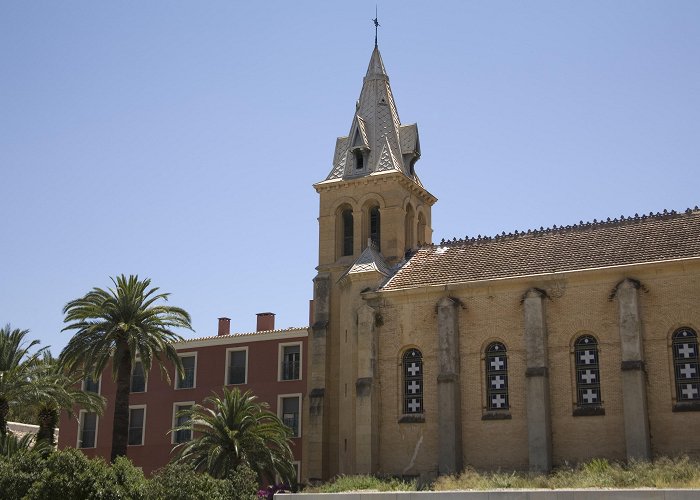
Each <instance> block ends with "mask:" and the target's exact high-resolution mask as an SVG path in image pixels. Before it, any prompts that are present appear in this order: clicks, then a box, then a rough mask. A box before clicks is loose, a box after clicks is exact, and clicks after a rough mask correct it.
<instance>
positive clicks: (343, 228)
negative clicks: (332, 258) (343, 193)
mask: <svg viewBox="0 0 700 500" xmlns="http://www.w3.org/2000/svg"><path fill="white" fill-rule="evenodd" d="M335 226H336V235H337V240H338V241H337V245H336V247H337V255H338V257H344V256H346V255H352V254H353V253H354V252H353V246H354V244H355V234H354V217H353V211H352V207H351V206H350V205H347V204H345V205H342V206H340V207H339V208H338V210H337V212H336V225H335Z"/></svg>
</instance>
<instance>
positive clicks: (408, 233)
mask: <svg viewBox="0 0 700 500" xmlns="http://www.w3.org/2000/svg"><path fill="white" fill-rule="evenodd" d="M415 224H416V221H415V214H414V212H413V207H412V206H411V205H410V204H409V205H408V206H407V207H406V220H405V221H404V226H405V227H404V232H405V235H404V237H405V240H406V241H405V247H406V250H410V249H411V248H413V247H414V246H415V238H414V236H413V231H414V229H415Z"/></svg>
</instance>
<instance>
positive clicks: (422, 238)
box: [418, 213, 428, 245]
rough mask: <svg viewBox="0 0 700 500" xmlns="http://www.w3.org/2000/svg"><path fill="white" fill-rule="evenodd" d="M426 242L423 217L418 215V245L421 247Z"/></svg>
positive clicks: (420, 214)
mask: <svg viewBox="0 0 700 500" xmlns="http://www.w3.org/2000/svg"><path fill="white" fill-rule="evenodd" d="M426 241H428V240H427V238H426V237H425V216H424V215H423V214H422V213H419V214H418V244H419V245H423V244H424V243H425V242H426Z"/></svg>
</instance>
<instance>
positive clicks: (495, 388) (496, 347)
mask: <svg viewBox="0 0 700 500" xmlns="http://www.w3.org/2000/svg"><path fill="white" fill-rule="evenodd" d="M484 360H485V364H486V383H487V386H486V407H487V409H489V410H507V409H508V408H509V406H510V402H509V399H508V356H507V353H506V348H505V346H504V345H503V344H501V343H500V342H493V343H491V344H489V345H488V346H487V347H486V355H485V356H484Z"/></svg>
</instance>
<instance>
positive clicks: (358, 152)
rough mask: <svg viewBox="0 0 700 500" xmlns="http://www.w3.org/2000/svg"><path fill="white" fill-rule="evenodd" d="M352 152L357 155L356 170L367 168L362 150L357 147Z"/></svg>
mask: <svg viewBox="0 0 700 500" xmlns="http://www.w3.org/2000/svg"><path fill="white" fill-rule="evenodd" d="M352 154H353V155H354V156H355V170H362V169H363V168H365V161H364V160H365V159H364V155H363V154H362V150H361V149H355V150H354V151H353V152H352Z"/></svg>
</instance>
